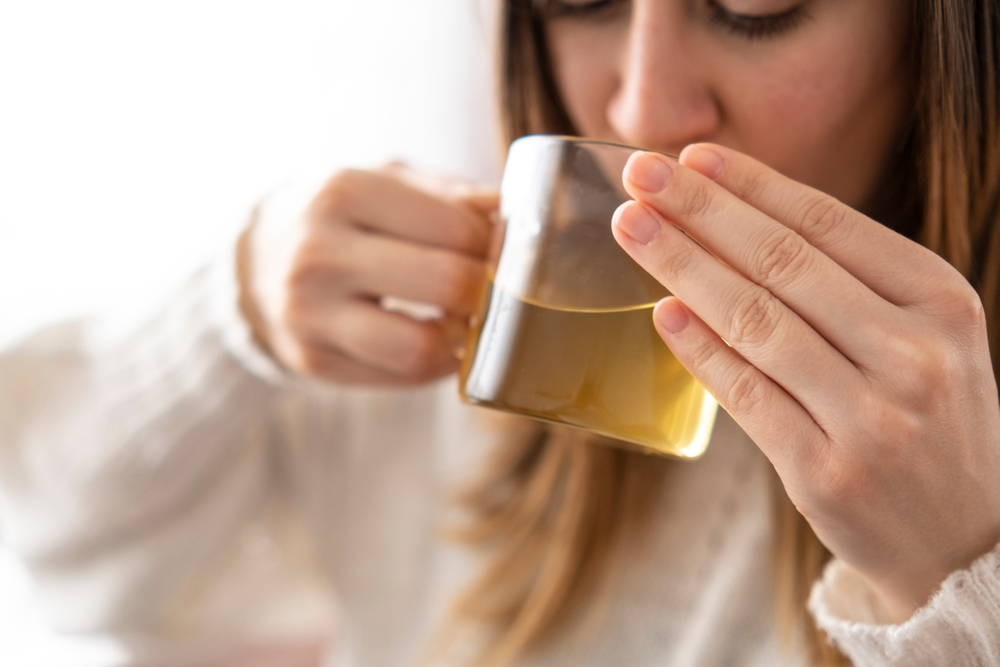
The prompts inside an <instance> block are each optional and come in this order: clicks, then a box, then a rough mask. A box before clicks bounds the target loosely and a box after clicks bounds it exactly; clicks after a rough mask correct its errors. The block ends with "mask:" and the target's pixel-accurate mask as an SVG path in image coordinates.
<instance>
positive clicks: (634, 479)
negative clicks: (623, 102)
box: [454, 0, 1000, 666]
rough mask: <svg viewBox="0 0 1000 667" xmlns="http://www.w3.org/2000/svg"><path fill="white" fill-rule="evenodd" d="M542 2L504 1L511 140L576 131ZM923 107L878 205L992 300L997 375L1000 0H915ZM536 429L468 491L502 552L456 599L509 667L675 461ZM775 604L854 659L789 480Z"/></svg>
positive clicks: (475, 533)
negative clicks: (826, 620)
mask: <svg viewBox="0 0 1000 667" xmlns="http://www.w3.org/2000/svg"><path fill="white" fill-rule="evenodd" d="M533 4H534V3H533V2H532V0H504V3H503V8H502V10H503V13H502V21H501V31H502V32H501V40H500V41H501V50H502V52H501V57H500V59H499V62H500V67H501V71H500V82H501V91H500V92H501V96H500V97H501V103H502V107H503V108H502V117H503V119H504V127H503V130H504V135H505V139H506V141H507V142H508V143H509V142H510V141H513V140H514V139H516V138H518V137H520V136H523V135H526V134H534V133H557V134H577V131H576V128H574V127H573V124H572V122H571V121H570V118H569V114H568V113H567V111H566V108H565V106H564V105H563V103H562V101H561V100H560V98H559V94H558V90H557V86H556V82H555V79H554V76H553V73H552V68H551V66H550V62H549V53H548V49H547V47H546V43H545V31H544V25H543V23H542V21H541V19H540V18H539V17H538V16H537V14H536V12H535V11H534V10H533ZM911 28H912V29H911V35H912V39H911V48H912V49H913V53H912V62H913V63H914V66H913V75H914V90H915V99H914V112H913V117H912V120H911V122H910V123H908V124H907V125H906V127H904V128H901V129H900V137H899V143H898V148H897V150H896V154H895V155H894V156H893V158H894V159H893V164H892V168H890V169H888V170H887V172H886V173H887V177H886V178H885V180H884V182H883V184H882V187H881V188H880V189H879V192H880V194H879V195H878V196H877V197H876V199H875V201H873V202H871V204H870V206H869V209H868V210H867V212H869V213H871V214H872V215H873V216H874V217H876V219H878V220H880V221H881V222H882V223H883V224H886V225H888V226H890V227H892V228H893V229H896V230H897V231H899V232H900V233H903V234H906V235H907V236H909V237H910V238H912V239H914V240H916V241H918V242H920V243H922V244H923V245H925V246H926V247H928V248H930V249H931V250H933V251H935V252H937V253H938V254H940V255H941V256H942V257H944V258H945V259H946V260H948V261H949V262H950V263H951V264H952V265H954V266H955V267H956V268H957V269H958V270H959V271H961V273H962V274H963V275H964V276H965V277H966V278H968V280H969V281H970V283H971V284H972V285H973V286H975V288H976V289H977V290H978V291H979V294H980V297H981V299H982V301H983V304H984V308H985V311H986V316H987V322H988V325H989V326H988V329H989V339H990V350H991V353H992V358H993V360H994V361H993V365H994V373H995V374H997V368H998V367H997V364H998V362H1000V322H998V316H1000V313H998V307H997V306H998V304H997V300H998V296H1000V295H998V289H1000V220H998V217H1000V107H998V85H1000V81H998V72H1000V4H998V3H996V2H995V1H994V0H914V3H913V14H912V26H911ZM588 439H593V438H588V436H584V435H579V434H575V433H572V432H570V431H563V430H560V429H553V428H548V427H537V429H536V430H534V431H533V432H532V433H531V434H530V435H528V436H522V437H512V438H511V442H510V443H509V444H508V445H507V446H505V447H502V448H500V449H499V450H497V452H496V453H495V456H494V458H493V460H491V461H490V462H489V464H488V466H487V467H486V468H485V469H484V474H483V477H482V478H481V479H479V480H478V481H477V482H476V483H475V484H474V485H473V486H472V487H471V488H470V490H468V491H467V492H466V493H465V494H464V495H463V496H462V504H463V505H464V507H465V508H466V510H468V511H469V512H470V516H471V521H470V523H469V525H468V526H467V528H466V529H465V530H464V531H463V532H462V538H463V539H464V540H465V541H466V542H467V543H469V544H471V545H474V546H478V547H481V548H484V549H486V550H487V553H488V554H489V556H488V559H487V562H486V564H485V566H484V568H483V570H482V572H481V574H480V576H479V578H477V579H475V580H474V581H473V582H472V583H471V584H470V585H469V587H468V588H467V589H466V590H465V591H464V594H463V595H462V596H461V597H460V598H459V599H458V601H457V603H456V605H455V608H454V610H455V616H456V618H455V621H456V622H458V623H466V624H472V625H475V626H477V627H478V628H479V629H480V630H481V631H482V637H483V641H482V643H481V644H480V645H479V650H478V651H477V653H476V656H475V658H474V660H473V661H474V662H476V663H478V664H487V665H494V664H504V663H507V662H510V661H512V660H514V659H516V658H517V657H519V656H522V655H524V654H526V653H528V652H531V651H532V650H535V649H538V648H539V647H541V646H543V645H544V644H546V643H547V642H549V641H550V640H551V639H553V638H554V637H555V636H556V635H557V634H558V633H559V631H560V629H562V628H563V627H564V626H565V625H566V624H567V622H568V621H569V620H570V619H572V618H574V617H576V616H577V615H578V614H579V613H580V612H581V611H582V610H584V609H585V608H587V607H588V605H589V604H590V603H592V602H593V601H594V600H595V599H596V598H597V597H599V596H598V595H597V592H598V591H599V589H600V587H601V585H602V583H604V584H606V583H607V582H608V580H609V574H610V573H611V572H612V571H613V569H614V558H615V555H616V553H617V549H619V548H620V547H621V546H622V545H623V544H624V543H625V542H627V541H629V540H635V539H638V537H639V536H640V535H641V533H642V531H643V529H644V526H645V525H646V523H647V521H646V519H647V518H648V515H649V505H650V502H649V499H650V498H651V497H653V495H654V493H653V491H654V490H655V488H656V486H657V485H658V484H660V481H661V479H662V475H661V473H662V471H663V470H664V468H665V467H666V466H668V465H670V462H668V461H659V460H656V459H653V458H650V457H644V456H642V455H638V454H635V453H631V452H627V451H623V450H618V449H614V448H610V447H605V446H601V445H599V444H597V443H586V442H584V441H586V440H588ZM775 480H776V481H775V484H774V488H775V499H776V502H775V513H776V525H777V537H776V544H775V550H774V551H775V557H774V599H775V608H776V609H775V611H776V616H777V620H776V622H777V625H778V630H779V633H780V635H781V636H782V637H783V638H784V639H785V640H786V642H788V643H791V642H792V641H794V638H796V637H799V638H804V645H805V648H806V650H807V652H808V654H809V656H810V659H811V660H812V662H813V663H814V664H817V665H827V666H832V665H842V664H848V663H847V661H846V659H845V658H844V657H843V656H841V655H840V654H839V653H837V652H836V651H835V650H834V649H833V648H832V647H831V646H830V645H829V643H828V642H827V641H826V638H825V636H824V635H823V633H822V632H821V631H820V630H818V629H817V628H816V627H815V625H814V624H813V623H812V621H811V620H810V619H809V617H808V614H807V612H806V607H805V601H806V598H807V596H808V594H809V590H810V588H811V586H812V584H813V582H814V581H816V579H817V578H818V577H819V576H820V574H821V572H822V569H823V567H824V566H825V564H826V563H827V562H828V561H829V559H830V557H831V556H830V552H829V551H828V550H827V549H826V548H825V547H824V546H823V544H822V543H821V542H820V541H819V540H818V538H817V537H816V535H815V534H814V533H813V531H812V529H811V528H810V526H809V524H808V523H807V522H806V521H805V519H803V518H802V516H801V515H800V514H799V513H798V512H797V511H796V510H795V508H794V507H793V506H792V504H791V502H790V501H789V500H788V498H787V496H786V495H785V493H784V489H783V488H782V487H781V485H780V482H779V481H777V476H775Z"/></svg>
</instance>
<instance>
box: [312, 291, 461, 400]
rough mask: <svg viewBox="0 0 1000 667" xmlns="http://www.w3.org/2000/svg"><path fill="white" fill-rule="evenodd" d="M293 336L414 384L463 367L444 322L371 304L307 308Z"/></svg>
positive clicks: (455, 342) (359, 302) (358, 302)
mask: <svg viewBox="0 0 1000 667" xmlns="http://www.w3.org/2000/svg"><path fill="white" fill-rule="evenodd" d="M294 331H295V333H296V334H297V335H298V336H299V337H300V338H301V339H302V340H303V341H305V342H306V343H311V344H312V345H314V346H325V347H329V348H333V349H335V350H337V351H339V352H341V353H343V354H344V355H346V356H347V357H349V358H351V359H353V360H354V361H357V362H358V363H361V364H363V365H366V366H370V367H371V368H374V369H376V370H379V371H382V372H385V373H388V374H390V375H394V376H396V377H397V378H402V379H406V380H410V381H414V382H425V381H427V380H431V379H433V378H436V377H440V376H442V375H447V374H448V373H451V372H453V371H454V370H456V369H457V368H458V356H459V354H458V348H459V347H460V341H459V340H456V333H455V331H454V330H453V329H451V328H449V327H446V326H445V325H444V324H442V322H439V321H417V320H414V319H411V318H409V317H406V316H405V315H402V314H400V313H395V312H388V311H385V310H382V309H380V308H379V307H378V306H377V305H376V304H374V303H372V302H369V301H363V300H348V301H345V302H341V303H338V304H337V306H336V307H335V308H333V307H326V308H307V309H303V313H302V315H301V316H300V317H299V318H297V320H296V322H295V324H294Z"/></svg>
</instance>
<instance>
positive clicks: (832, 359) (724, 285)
mask: <svg viewBox="0 0 1000 667" xmlns="http://www.w3.org/2000/svg"><path fill="white" fill-rule="evenodd" d="M612 229H613V233H614V236H615V238H616V239H617V241H618V243H619V244H620V245H621V246H622V248H624V249H625V251H626V252H628V254H629V255H631V256H632V258H633V259H635V261H636V262H638V263H639V264H640V265H641V266H642V267H643V268H644V269H646V271H648V272H649V273H650V274H651V275H652V276H653V277H654V278H656V279H657V280H658V281H659V282H660V283H661V284H663V286H664V287H666V288H667V289H668V290H670V292H671V293H672V294H674V295H676V296H678V297H680V298H681V300H683V301H684V303H685V304H687V306H688V308H690V309H691V310H692V311H694V312H695V313H697V314H698V316H699V317H700V318H701V319H702V320H703V321H704V322H705V323H706V324H707V325H708V326H709V327H711V328H712V329H713V330H714V331H716V332H717V333H718V335H720V336H721V337H722V338H723V339H724V340H725V341H726V342H727V343H729V344H730V345H731V346H732V347H733V348H734V349H735V350H736V351H737V352H738V353H739V354H740V355H741V356H742V357H743V358H744V359H746V360H747V361H749V362H750V363H752V364H753V365H754V366H756V367H757V368H759V369H760V370H761V371H763V372H764V373H766V374H767V375H768V376H769V377H770V378H771V379H772V380H774V381H775V382H777V383H778V384H779V385H781V386H782V387H783V388H784V389H785V390H786V391H787V392H788V393H789V394H790V395H791V396H793V397H794V398H795V400H797V401H799V403H801V404H802V405H803V406H804V407H806V409H807V410H809V412H810V413H811V414H813V415H814V418H815V419H817V420H818V421H820V422H821V426H822V425H824V423H823V422H822V420H823V419H825V417H824V415H830V414H833V413H836V412H838V411H844V410H847V409H850V408H851V407H852V406H851V405H850V403H849V401H850V397H851V396H852V391H851V387H854V386H857V384H858V383H859V382H860V380H861V377H860V372H859V371H858V369H857V368H855V367H854V365H853V364H852V363H851V362H850V361H849V360H847V359H846V358H845V357H844V356H843V355H842V354H840V353H839V352H838V351H837V350H835V349H834V348H833V347H832V346H831V345H830V343H829V342H827V341H826V340H825V339H824V338H823V337H822V336H820V335H819V334H818V333H817V332H816V331H815V330H814V329H813V328H812V327H810V326H809V325H807V324H806V323H805V322H803V320H802V319H801V318H800V317H799V316H798V315H796V314H795V313H794V312H792V311H791V310H790V309H789V308H788V307H787V306H785V305H784V304H783V303H782V302H781V301H780V300H778V299H777V298H775V296H774V295H773V294H771V293H770V292H769V291H767V290H766V289H764V288H763V287H761V286H759V285H756V284H754V283H752V282H750V281H749V280H747V279H746V278H744V277H743V276H741V275H739V274H738V273H736V272H735V271H734V270H733V269H731V268H730V267H728V266H726V265H724V264H722V263H721V262H720V261H719V260H718V259H716V258H715V257H713V256H712V255H711V254H710V253H709V252H708V251H706V250H705V249H704V248H702V247H701V246H699V245H698V244H697V243H695V242H694V241H693V240H692V239H691V238H689V237H688V236H687V235H685V234H684V233H683V232H681V231H680V230H679V229H677V228H676V227H674V226H673V225H672V224H670V223H668V222H666V221H665V220H664V219H663V218H662V217H661V216H660V214H659V213H657V212H656V211H654V210H652V209H650V208H648V207H647V206H645V205H644V204H641V203H639V202H634V201H633V202H626V203H625V204H623V205H622V206H621V207H620V208H619V209H618V211H616V212H615V217H614V224H613V227H612ZM643 234H646V236H645V237H643ZM637 238H643V239H644V240H645V241H646V242H645V243H640V242H639V241H638V240H636V239H637ZM817 377H822V378H824V379H826V380H827V381H826V382H816V378H817Z"/></svg>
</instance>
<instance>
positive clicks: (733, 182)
mask: <svg viewBox="0 0 1000 667" xmlns="http://www.w3.org/2000/svg"><path fill="white" fill-rule="evenodd" d="M680 160H681V164H684V165H685V166H687V167H689V168H691V169H694V170H695V171H698V172H700V173H702V174H704V175H705V176H706V177H708V178H710V179H712V180H713V181H715V182H716V183H718V184H719V185H721V186H722V187H724V188H725V189H726V190H728V191H730V192H732V193H733V194H734V195H735V196H737V197H739V198H740V199H741V200H743V201H745V202H747V203H748V204H750V205H751V206H753V207H754V208H756V209H758V210H760V211H761V212H763V213H765V214H766V215H768V216H770V217H771V218H773V219H774V220H776V221H778V222H780V223H781V224H783V225H785V226H786V227H788V228H789V229H791V230H792V231H794V232H796V233H797V234H799V235H801V236H802V237H803V238H804V239H805V240H806V241H808V242H809V243H810V244H811V245H813V246H814V247H816V248H817V249H819V250H820V251H821V252H823V253H824V254H825V255H827V256H828V257H830V258H831V259H832V260H833V261H835V262H836V263H837V264H839V265H840V266H842V267H843V268H844V269H845V270H846V271H848V272H849V273H850V274H852V275H853V276H855V277H857V278H858V279H859V280H860V281H861V282H862V283H864V284H865V285H867V286H868V287H869V288H870V289H871V290H872V291H874V292H875V293H876V294H878V295H879V296H881V297H882V298H883V299H885V300H887V301H889V302H891V303H893V304H896V305H900V306H903V305H911V304H913V303H915V302H916V301H918V300H922V299H923V298H925V296H926V292H927V288H929V287H933V286H934V285H935V284H936V283H938V282H940V280H941V279H942V276H943V275H945V274H947V276H948V279H949V280H950V279H951V274H952V273H954V272H953V271H950V270H949V269H950V266H949V265H948V264H947V262H945V261H944V260H943V259H942V258H941V257H939V256H938V255H936V254H935V253H933V252H931V251H930V250H928V249H927V248H925V247H923V246H921V245H920V244H918V243H916V242H914V241H912V240H910V239H908V238H906V237H905V236H903V235H901V234H898V233H896V232H894V231H892V230H891V229H889V228H888V227H886V226H884V225H882V224H880V223H878V222H876V221H875V220H872V219H871V218H869V217H867V216H865V215H862V214H861V213H859V212H857V211H855V210H854V209H852V208H850V207H849V206H847V205H845V204H843V203H841V202H839V201H837V200H836V199H835V198H833V197H831V196H829V195H827V194H824V193H822V192H820V191H819V190H815V189H813V188H810V187H807V186H805V185H802V184H801V183H797V182H795V181H793V180H791V179H789V178H787V177H786V176H783V175H781V174H779V173H778V172H776V171H774V170H773V169H771V168H769V167H767V166H765V165H763V164H761V163H760V162H758V161H757V160H754V159H753V158H750V157H748V156H746V155H743V154H741V153H738V152H736V151H734V150H731V149H728V148H725V147H722V146H718V145H715V144H694V145H692V146H688V147H687V148H685V149H684V151H682V153H681V158H680ZM915 267H920V271H915V270H914V269H915ZM932 269H933V270H932Z"/></svg>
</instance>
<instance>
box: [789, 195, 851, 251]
mask: <svg viewBox="0 0 1000 667" xmlns="http://www.w3.org/2000/svg"><path fill="white" fill-rule="evenodd" d="M798 219H799V221H800V222H799V233H800V234H801V235H802V237H803V238H805V239H807V240H808V241H809V242H810V243H812V244H813V245H816V246H824V247H828V246H830V245H833V244H835V242H836V241H837V239H839V238H841V237H842V236H843V235H844V234H845V233H846V232H847V230H848V225H847V208H846V207H845V206H844V205H843V204H841V203H840V202H839V201H837V200H836V199H834V198H833V197H830V196H829V195H816V196H813V197H810V198H809V199H807V200H806V201H805V202H804V203H803V204H801V212H800V215H799V216H798Z"/></svg>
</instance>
